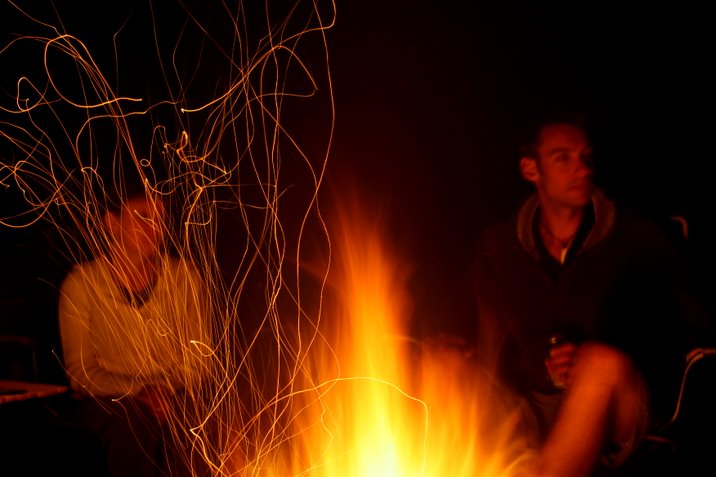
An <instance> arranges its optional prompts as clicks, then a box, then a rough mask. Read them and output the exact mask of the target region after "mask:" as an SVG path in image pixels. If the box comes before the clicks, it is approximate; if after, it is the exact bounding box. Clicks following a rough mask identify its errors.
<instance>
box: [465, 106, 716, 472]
mask: <svg viewBox="0 0 716 477" xmlns="http://www.w3.org/2000/svg"><path fill="white" fill-rule="evenodd" d="M520 149H521V150H520V154H521V157H520V163H519V166H520V172H521V175H522V178H523V179H525V180H526V181H528V182H529V183H530V184H532V185H533V186H534V191H535V193H534V195H533V196H532V197H530V198H529V199H527V200H526V201H525V202H524V203H523V204H522V205H521V207H520V209H519V210H518V212H517V214H516V215H515V216H514V217H512V218H511V219H510V220H509V221H507V222H506V223H502V224H499V225H496V226H492V227H489V228H487V229H486V230H485V231H484V233H483V234H482V236H481V239H480V243H479V247H478V250H479V253H478V256H477V263H476V270H475V271H476V274H475V283H476V298H477V304H478V310H477V314H478V320H479V326H478V328H479V330H480V332H479V335H478V352H480V353H481V354H482V357H483V359H485V360H487V362H488V363H489V364H490V365H491V366H494V367H495V368H496V369H497V370H498V371H499V375H500V376H501V377H502V378H503V380H504V382H505V383H506V384H507V385H508V386H509V387H510V388H511V389H512V390H514V391H515V392H516V395H517V396H519V397H520V398H521V400H522V403H523V406H522V409H523V417H524V418H523V423H524V427H525V435H526V436H527V439H528V442H529V445H530V447H532V448H533V449H535V450H536V454H537V457H536V460H535V462H534V465H533V466H532V468H531V474H530V475H535V476H540V477H565V476H569V477H579V476H587V475H590V474H591V473H592V472H593V471H594V470H595V469H597V468H599V467H600V464H601V465H604V466H610V467H618V466H620V465H622V464H623V463H624V462H625V461H626V460H627V458H628V457H629V456H630V455H632V454H633V453H634V451H635V450H636V449H637V447H638V446H639V444H640V441H641V439H642V438H643V436H644V435H645V433H646V432H647V430H648V429H649V427H650V425H656V423H658V422H659V421H661V422H662V423H663V420H664V418H665V416H667V415H668V412H669V411H671V410H672V409H673V404H674V401H672V400H671V399H670V398H671V396H672V395H673V392H674V391H676V390H677V389H678V374H679V372H680V370H681V365H682V363H683V362H684V357H685V356H686V353H687V351H688V349H689V348H690V347H691V346H693V345H694V344H695V342H694V341H693V340H692V339H691V337H692V336H694V335H695V334H694V333H693V332H694V331H695V330H703V329H705V328H706V327H707V326H708V320H707V318H706V316H705V314H704V313H703V311H702V309H701V307H700V306H699V304H697V303H696V302H695V300H694V299H693V298H692V295H690V293H689V292H688V289H687V286H686V281H685V276H684V273H683V271H682V269H681V267H680V263H679V257H678V256H677V254H676V251H675V248H674V247H673V246H672V244H671V243H670V241H669V239H668V238H667V237H666V236H665V235H664V234H663V233H662V232H661V231H660V229H659V228H658V227H657V226H656V225H655V224H653V223H651V222H649V221H647V220H646V219H644V218H642V217H640V216H639V215H638V214H636V213H635V212H634V211H632V210H630V209H627V208H625V207H624V206H621V205H617V204H615V202H613V201H612V200H610V199H609V198H608V197H607V196H606V195H605V194H604V193H603V192H602V191H601V190H600V189H598V188H596V187H595V185H594V181H593V175H594V168H593V166H594V164H593V148H592V144H591V142H590V139H589V137H588V135H587V129H586V123H585V121H584V120H583V119H582V118H580V117H579V116H577V115H569V114H565V115H553V116H551V117H550V116H545V117H543V118H540V119H539V120H538V121H537V122H536V123H535V124H534V125H533V127H532V128H530V129H529V133H528V134H527V135H526V136H525V137H524V139H523V141H522V144H521V145H520Z"/></svg>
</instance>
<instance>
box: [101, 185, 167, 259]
mask: <svg viewBox="0 0 716 477" xmlns="http://www.w3.org/2000/svg"><path fill="white" fill-rule="evenodd" d="M106 223H107V227H108V230H109V232H110V234H111V235H112V237H113V239H114V243H115V245H116V246H117V247H118V248H119V250H121V251H122V252H123V253H124V254H126V255H127V256H131V257H144V258H151V257H153V256H155V255H156V254H157V252H158V251H159V246H160V245H161V243H162V240H163V236H164V234H163V227H164V208H163V206H162V203H161V202H159V201H156V200H152V199H151V198H148V197H143V196H138V197H133V198H130V199H129V200H127V202H126V203H125V204H124V206H123V207H122V209H121V211H120V212H119V213H118V214H117V213H112V212H108V213H107V217H106Z"/></svg>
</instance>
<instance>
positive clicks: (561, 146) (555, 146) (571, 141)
mask: <svg viewBox="0 0 716 477" xmlns="http://www.w3.org/2000/svg"><path fill="white" fill-rule="evenodd" d="M538 147H539V149H540V151H541V152H548V151H552V150H565V149H572V148H584V147H590V143H589V138H588V137H587V134H586V133H585V132H584V130H583V129H582V128H580V127H578V126H574V125H572V124H549V125H546V126H544V127H543V128H542V130H541V131H540V135H539V145H538Z"/></svg>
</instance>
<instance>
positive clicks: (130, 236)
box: [59, 189, 211, 476]
mask: <svg viewBox="0 0 716 477" xmlns="http://www.w3.org/2000/svg"><path fill="white" fill-rule="evenodd" d="M128 195H129V196H128V197H126V198H125V199H123V200H120V201H118V202H119V203H118V204H116V206H114V208H109V210H107V211H106V213H105V214H104V216H103V217H102V223H103V229H104V230H103V232H104V233H103V234H102V236H100V237H93V239H94V240H98V241H102V242H104V245H105V247H104V248H105V253H104V254H102V255H101V256H98V257H96V258H95V259H94V260H92V261H90V262H87V263H81V264H78V265H76V266H75V267H74V269H73V270H72V271H71V272H70V273H69V275H68V276H67V278H66V279H65V280H64V282H63V284H62V288H61V293H60V303H59V324H60V335H61V339H62V347H63V354H64V362H65V368H66V373H67V375H68V378H69V382H70V386H71V388H72V390H73V391H75V393H76V394H77V395H78V396H80V397H81V399H80V400H79V401H78V412H79V419H80V421H81V423H82V424H83V425H84V426H85V427H87V428H88V429H89V430H90V431H91V432H93V433H96V434H97V435H99V436H100V437H101V440H102V442H103V444H104V446H105V449H106V453H107V455H106V457H107V466H108V468H109V471H110V473H111V474H112V475H118V476H120V475H121V476H129V475H132V476H140V475H159V474H160V468H163V469H164V471H165V472H168V473H170V474H172V475H175V474H176V472H177V467H176V466H179V467H181V466H182V465H183V462H181V460H183V459H184V458H185V457H186V456H187V455H188V453H183V454H182V455H181V456H180V457H179V458H177V459H175V460H174V461H172V460H171V459H166V458H162V455H163V454H164V453H166V452H173V450H172V447H173V446H174V447H176V445H178V443H179V442H181V441H182V434H184V436H186V434H188V427H189V426H191V425H194V424H196V423H186V422H184V421H183V419H184V417H185V416H184V415H183V414H182V413H174V409H175V408H176V407H177V405H178V404H179V403H178V401H179V400H181V401H182V402H191V400H192V399H196V398H197V397H196V393H197V392H198V390H199V388H198V387H199V384H200V383H201V381H202V379H203V378H204V377H205V376H206V374H207V369H208V368H207V366H208V364H207V362H206V360H207V358H206V355H207V353H206V349H209V347H210V346H211V345H210V342H209V336H210V333H209V323H208V320H207V315H206V303H205V302H206V299H207V291H206V289H205V287H204V285H203V282H202V280H201V278H200V277H199V275H198V274H197V271H196V270H195V269H194V268H193V267H192V266H191V265H190V264H189V263H187V262H186V261H184V260H179V259H176V258H173V257H170V256H169V255H168V254H166V253H165V252H164V250H163V247H162V245H163V236H164V230H165V229H164V227H165V221H164V219H165V211H164V207H163V204H162V201H161V200H160V199H159V198H158V197H156V196H154V195H152V194H149V193H145V191H144V190H143V189H142V190H140V191H137V192H135V193H129V194H128ZM170 431H171V434H169V432H170ZM165 444H171V445H166V446H165ZM174 450H176V449H174ZM162 462H163V463H162ZM168 466H172V467H171V468H169V467H168Z"/></svg>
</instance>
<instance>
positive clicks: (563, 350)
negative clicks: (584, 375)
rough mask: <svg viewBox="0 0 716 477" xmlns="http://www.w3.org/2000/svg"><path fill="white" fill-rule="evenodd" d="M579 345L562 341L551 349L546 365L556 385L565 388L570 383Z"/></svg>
mask: <svg viewBox="0 0 716 477" xmlns="http://www.w3.org/2000/svg"><path fill="white" fill-rule="evenodd" d="M577 350H578V347H577V345H576V344H574V343H569V342H567V343H561V344H558V345H555V346H553V347H552V348H551V349H550V350H549V356H548V358H547V359H546V360H545V362H544V365H545V366H546V368H547V373H548V374H549V377H550V379H552V383H554V386H555V387H556V388H559V389H564V388H566V387H567V386H568V385H569V379H570V371H571V369H572V365H573V364H574V359H575V357H576V356H577Z"/></svg>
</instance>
